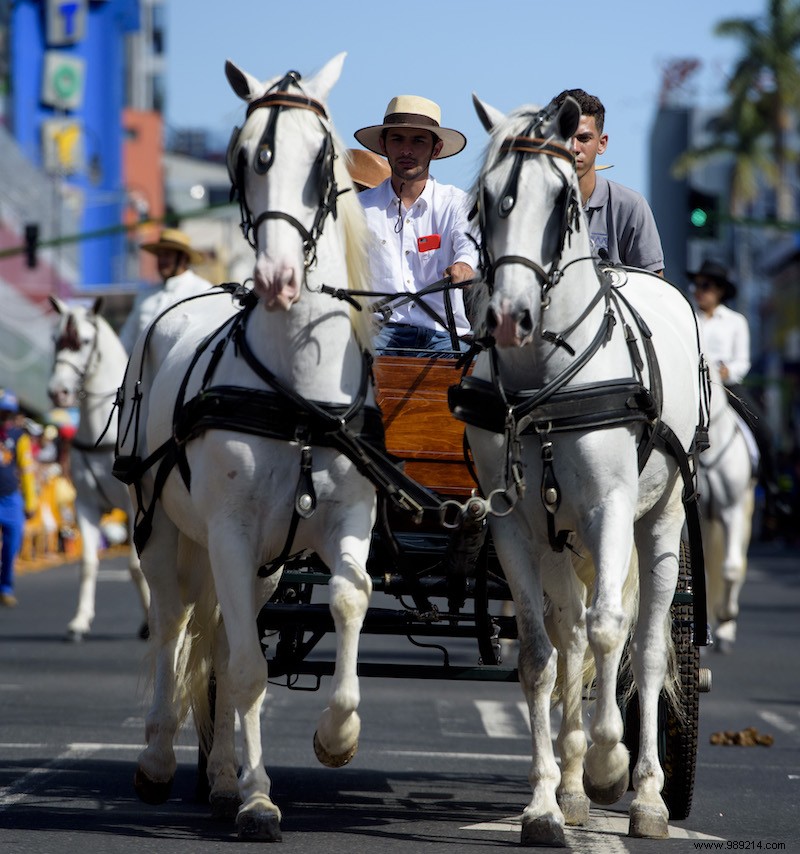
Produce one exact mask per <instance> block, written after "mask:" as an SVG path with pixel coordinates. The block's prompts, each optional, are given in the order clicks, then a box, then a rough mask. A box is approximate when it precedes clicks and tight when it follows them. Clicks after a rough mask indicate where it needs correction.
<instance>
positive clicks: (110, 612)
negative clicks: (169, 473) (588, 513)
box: [0, 549, 800, 854]
mask: <svg viewBox="0 0 800 854" xmlns="http://www.w3.org/2000/svg"><path fill="white" fill-rule="evenodd" d="M799 557H800V555H798V553H797V552H794V553H791V552H778V551H768V550H765V549H761V550H760V551H759V550H756V552H755V553H754V555H753V557H752V558H751V571H750V575H749V578H748V583H747V586H746V588H745V595H744V607H743V614H742V619H741V622H740V644H739V647H738V648H737V650H736V651H735V652H734V654H733V655H732V656H725V657H723V656H719V655H714V654H713V653H709V654H707V655H706V656H705V660H704V664H709V665H710V666H711V667H712V668H713V671H714V688H713V691H712V693H711V694H709V695H704V696H703V697H702V700H701V730H700V750H699V755H698V774H697V785H696V790H695V799H694V806H693V809H692V813H691V815H690V817H689V818H688V819H687V820H686V821H682V822H675V823H673V825H672V827H671V833H672V837H673V839H672V840H671V841H670V842H669V843H662V844H659V846H658V851H659V852H660V851H662V850H664V851H667V850H670V851H676V852H678V851H680V852H682V851H694V850H701V849H698V848H697V847H696V846H698V845H700V844H704V843H708V844H712V843H714V842H719V841H722V846H723V847H721V848H720V850H733V849H732V847H730V846H729V847H727V849H726V847H725V845H726V844H727V843H733V842H740V843H743V844H742V845H740V846H739V850H748V849H747V845H749V847H750V850H787V851H800V842H798V841H797V840H796V837H797V815H798V802H800V678H798V677H800V663H799V662H798V655H797V650H798V639H799V638H798V635H800V620H798V611H799V610H800V560H798V558H799ZM76 572H77V571H76V568H75V566H74V565H67V566H63V567H59V568H55V569H50V570H48V571H47V572H42V573H37V574H31V575H25V576H24V577H22V578H20V580H19V585H18V595H19V599H20V604H19V607H18V608H16V609H14V610H7V609H4V610H2V611H0V846H2V850H3V852H6V851H8V852H9V854H11V852H13V854H23V852H24V854H27V852H34V851H35V852H38V853H39V854H49V852H54V854H55V852H73V851H75V852H78V851H80V852H82V854H95V852H96V854H123V853H124V854H129V852H130V854H133V852H136V854H144V853H145V852H151V851H152V852H159V854H172V852H191V853H192V854H205V852H212V851H214V852H218V851H219V850H220V844H224V843H227V842H232V840H233V838H234V837H233V831H232V827H231V826H230V825H228V824H217V823H214V822H212V821H211V820H210V819H209V818H208V816H207V812H206V810H205V809H204V807H203V806H202V805H200V804H198V803H196V802H195V800H194V786H195V780H196V775H195V768H194V764H195V760H196V748H195V742H194V739H193V736H192V733H191V732H189V731H187V732H186V733H185V734H184V735H183V736H182V738H181V747H180V749H179V754H178V756H179V761H180V766H179V771H178V776H177V779H176V784H175V788H174V790H173V795H172V798H171V799H170V800H169V801H168V802H167V803H166V804H165V805H163V806H161V807H148V806H145V805H142V804H140V803H139V802H138V801H137V800H136V798H135V795H134V794H133V790H132V785H131V779H132V773H133V768H134V764H135V759H136V755H137V753H138V751H139V749H140V745H141V743H142V738H143V708H144V700H143V697H144V693H145V687H144V683H145V679H144V675H145V673H146V667H145V660H144V659H145V652H146V649H147V644H146V643H143V642H142V641H139V640H138V639H137V638H136V631H137V629H138V623H139V615H138V613H137V607H138V606H137V603H136V599H135V594H134V591H133V588H132V586H131V585H130V583H129V582H128V581H127V580H126V572H125V570H124V561H123V559H121V558H116V557H115V558H112V559H109V560H106V561H104V562H103V565H102V570H101V580H100V583H99V585H98V617H97V620H96V624H95V632H94V634H93V635H92V636H91V637H90V638H89V639H87V640H86V641H85V642H84V643H83V644H82V645H78V646H74V645H69V644H66V643H64V642H62V640H61V637H62V635H63V632H64V627H65V625H66V622H67V620H68V619H69V617H70V616H71V609H72V607H73V604H74V598H75V595H76V578H77V575H76ZM371 642H374V643H375V644H376V645H375V647H374V649H373V650H372V651H371V656H372V657H373V658H374V660H381V657H382V656H387V655H389V654H394V653H396V652H397V651H398V650H400V649H401V648H403V647H402V644H403V641H401V640H399V639H388V640H385V639H384V640H380V641H379V640H377V639H372V641H371ZM403 649H404V651H405V649H407V651H408V657H409V658H410V659H413V658H415V657H419V656H420V655H423V653H421V652H420V651H418V650H414V649H412V648H410V647H407V648H403ZM456 652H457V653H459V654H461V655H462V656H464V657H466V658H467V659H469V658H471V657H472V655H473V651H472V649H471V645H470V644H469V642H466V641H465V642H461V644H460V645H458V649H457V650H456ZM475 655H477V653H475ZM325 687H326V685H325V683H324V684H323V691H322V692H319V693H307V692H300V691H289V690H287V689H285V688H274V689H273V690H271V692H270V694H269V699H268V702H267V706H266V709H265V714H264V732H265V737H266V739H267V743H268V745H269V746H268V756H267V764H268V770H269V772H270V775H271V776H272V779H273V794H274V797H275V800H276V801H277V802H278V803H279V805H280V806H281V807H282V809H283V811H284V821H283V830H284V843H283V848H282V850H287V849H288V850H290V851H295V852H323V851H324V852H326V854H337V852H352V851H353V850H355V849H358V848H359V847H361V848H364V849H365V850H368V851H369V852H370V854H372V852H400V851H403V852H404V854H407V852H408V851H409V850H411V851H413V852H414V854H417V852H428V851H430V852H443V851H449V850H453V851H459V852H461V851H464V850H475V851H483V850H496V849H497V848H499V847H501V846H502V847H507V846H513V845H516V842H517V839H518V824H517V823H516V821H515V819H514V816H515V815H517V814H518V813H519V812H520V810H521V808H522V807H523V806H524V804H525V803H526V800H527V797H528V787H527V782H526V774H527V764H528V759H527V750H528V749H529V741H528V730H527V725H526V721H525V717H524V715H523V712H522V710H521V708H520V700H521V694H520V691H519V686H518V685H516V684H508V685H504V684H500V685H498V684H488V683H450V682H447V683H445V682H440V681H431V682H422V681H414V680H387V679H369V680H364V681H363V685H362V694H363V703H362V719H363V725H364V730H363V735H362V743H361V749H360V752H359V755H358V756H357V758H356V759H355V761H354V762H353V764H352V765H351V766H349V767H347V768H344V769H339V770H338V771H331V770H327V769H324V768H321V767H320V766H319V765H318V764H317V763H316V760H315V759H314V756H313V752H312V748H311V736H312V734H313V731H314V724H315V721H316V717H317V715H318V714H319V712H320V710H321V708H322V706H323V705H324V690H325ZM750 726H755V727H756V728H757V729H758V730H759V731H760V732H762V733H769V734H771V735H773V736H774V738H775V743H774V745H773V746H772V747H750V748H747V747H720V746H713V745H711V744H710V743H709V739H710V736H711V734H712V733H714V732H718V731H722V730H734V731H738V730H741V729H744V728H746V727H750ZM629 800H630V795H629V796H627V797H626V799H625V800H623V802H622V803H621V804H620V805H618V807H616V808H614V809H612V810H593V812H592V819H591V824H590V826H589V828H587V829H585V830H570V831H569V832H568V838H569V843H570V847H571V849H572V850H573V851H576V852H577V851H579V852H582V853H583V852H586V853H587V854H593V852H611V854H616V853H617V852H631V854H638V852H652V851H654V850H656V849H655V848H654V847H653V846H654V845H655V843H653V842H649V841H646V840H631V839H628V838H627V836H626V832H627V819H626V816H625V810H626V807H627V803H628V802H629ZM759 842H760V843H761V846H762V847H761V849H759V848H758V847H757V846H758V843H759ZM745 843H747V845H746V844H745ZM254 845H255V844H254V843H246V844H244V848H245V850H251V849H252V850H254ZM662 845H663V846H664V847H663V848H662ZM768 845H770V846H779V845H784V846H785V847H784V848H783V849H780V848H772V849H769V848H767V847H766V846H768ZM239 847H240V849H241V847H242V845H240V846H239ZM706 850H713V849H711V848H707V849H706Z"/></svg>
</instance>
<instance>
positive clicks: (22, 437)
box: [0, 388, 39, 608]
mask: <svg viewBox="0 0 800 854" xmlns="http://www.w3.org/2000/svg"><path fill="white" fill-rule="evenodd" d="M18 413H19V402H18V401H17V396H16V395H15V394H14V392H13V391H11V389H8V388H6V389H0V532H2V540H3V544H2V549H1V550H0V605H4V606H5V607H7V608H13V607H14V606H15V605H16V604H17V598H16V596H14V564H15V562H16V559H17V555H18V554H19V550H20V548H21V547H22V538H23V536H24V534H25V520H26V519H30V518H31V517H32V516H33V515H34V514H35V513H36V510H37V506H38V501H39V499H38V496H37V494H36V471H35V466H34V459H33V452H32V450H31V438H30V436H29V434H28V433H27V432H26V430H25V428H24V427H22V426H20V425H19V424H18V423H17V421H18V418H17V416H18Z"/></svg>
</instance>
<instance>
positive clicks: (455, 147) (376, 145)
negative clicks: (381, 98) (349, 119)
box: [355, 95, 467, 160]
mask: <svg viewBox="0 0 800 854" xmlns="http://www.w3.org/2000/svg"><path fill="white" fill-rule="evenodd" d="M441 121H442V111H441V109H440V108H439V105H438V104H436V103H434V102H433V101H429V100H428V99H427V98H421V97H420V96H419V95H398V96H397V97H396V98H392V100H391V101H389V106H388V107H387V108H386V114H385V115H384V117H383V124H380V125H370V126H369V127H365V128H361V130H357V131H356V132H355V138H356V139H357V140H358V141H359V142H360V143H361V144H362V145H363V146H364V148H368V149H369V150H370V151H374V152H375V153H376V154H383V152H382V151H381V147H380V139H381V134H382V133H383V131H384V128H391V127H405V128H414V129H416V130H428V131H430V132H431V133H435V134H436V136H438V137H439V139H441V140H442V142H443V143H444V145H443V146H442V150H441V151H440V152H439V154H438V156H437V158H436V159H437V160H442V159H443V158H445V157H452V156H453V155H454V154H458V152H459V151H461V150H462V149H463V148H464V146H465V145H466V144H467V138H466V137H465V136H464V134H463V133H460V132H459V131H457V130H453V129H452V128H443V127H441Z"/></svg>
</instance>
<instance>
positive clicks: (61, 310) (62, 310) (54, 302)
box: [48, 294, 69, 314]
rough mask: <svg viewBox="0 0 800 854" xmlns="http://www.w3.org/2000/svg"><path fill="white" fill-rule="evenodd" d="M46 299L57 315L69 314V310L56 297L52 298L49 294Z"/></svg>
mask: <svg viewBox="0 0 800 854" xmlns="http://www.w3.org/2000/svg"><path fill="white" fill-rule="evenodd" d="M48 299H49V300H50V305H52V306H53V308H54V309H55V310H56V311H57V312H58V313H59V314H67V313H68V312H69V309H68V308H67V304H66V303H64V302H61V300H60V299H59V298H58V297H54V296H53V295H52V294H50V295H49V296H48Z"/></svg>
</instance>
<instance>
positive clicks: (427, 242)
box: [417, 234, 442, 252]
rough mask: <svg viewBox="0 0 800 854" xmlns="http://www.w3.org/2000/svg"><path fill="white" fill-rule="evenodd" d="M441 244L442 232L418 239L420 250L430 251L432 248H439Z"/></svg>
mask: <svg viewBox="0 0 800 854" xmlns="http://www.w3.org/2000/svg"><path fill="white" fill-rule="evenodd" d="M441 245H442V236H441V235H440V234H428V235H426V236H425V237H420V238H418V240H417V249H419V251H420V252H430V251H431V249H438V248H439V247H440V246H441Z"/></svg>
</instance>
